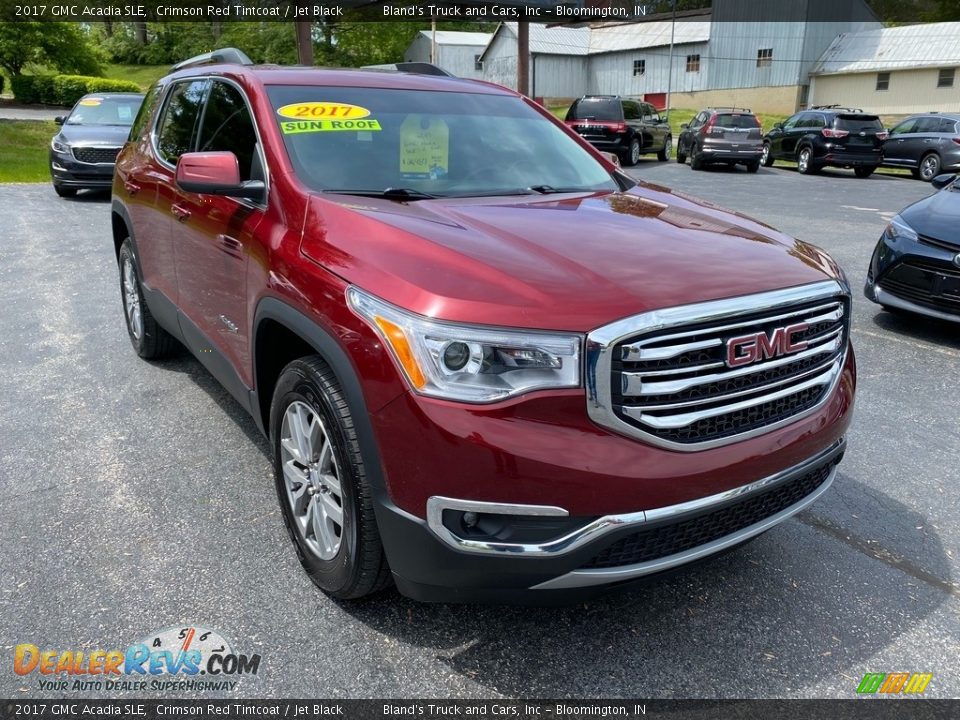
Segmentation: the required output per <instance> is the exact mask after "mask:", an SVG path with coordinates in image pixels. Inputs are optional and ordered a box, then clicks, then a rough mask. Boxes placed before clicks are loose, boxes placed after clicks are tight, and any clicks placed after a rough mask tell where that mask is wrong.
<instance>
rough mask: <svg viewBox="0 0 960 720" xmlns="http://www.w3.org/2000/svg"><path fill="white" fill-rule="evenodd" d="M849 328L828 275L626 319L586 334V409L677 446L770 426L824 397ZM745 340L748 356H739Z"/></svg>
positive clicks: (615, 425)
mask: <svg viewBox="0 0 960 720" xmlns="http://www.w3.org/2000/svg"><path fill="white" fill-rule="evenodd" d="M848 325H849V289H848V288H846V287H845V286H842V285H841V284H840V283H839V282H837V281H834V280H826V281H823V282H819V283H814V284H811V285H805V286H798V287H793V288H786V289H783V290H775V291H772V292H766V293H759V294H756V295H747V296H743V297H737V298H729V299H726V300H716V301H711V302H706V303H699V304H695V305H684V306H679V307H675V308H665V309H660V310H654V311H651V312H647V313H643V314H641V315H637V316H634V317H632V318H626V319H624V320H620V321H618V322H616V323H612V324H611V325H608V326H605V327H603V328H599V329H598V330H595V331H594V332H591V333H590V334H589V335H588V338H587V353H586V355H587V358H586V359H587V410H588V412H589V414H590V417H591V418H592V419H593V420H594V421H595V422H597V423H598V424H600V425H603V426H605V427H608V428H611V429H613V430H615V431H617V432H620V433H622V434H625V435H629V436H632V437H637V438H639V439H642V440H644V441H647V442H650V443H652V444H656V445H660V446H664V447H668V448H671V449H676V450H686V451H694V450H702V449H704V448H708V447H716V446H718V445H724V444H727V443H730V442H734V441H737V440H740V439H743V438H745V437H752V436H754V435H758V434H760V433H764V432H769V431H771V430H773V429H775V428H778V427H782V426H783V425H786V424H787V423H790V422H795V421H797V420H799V419H800V418H802V417H804V416H806V415H808V414H810V413H811V412H814V411H815V410H816V409H817V408H818V407H820V406H822V405H823V404H824V403H825V402H826V401H827V399H828V398H829V397H830V395H831V394H832V392H833V389H834V388H835V387H836V384H837V383H838V382H839V379H840V377H841V375H842V373H843V368H844V364H845V359H846V348H847V327H848ZM784 333H786V334H784ZM734 340H735V341H736V342H737V345H732V344H731V341H734ZM744 343H746V350H748V351H749V350H752V356H751V353H750V352H746V353H745V354H743V355H739V356H735V354H734V353H737V352H740V351H741V350H742V349H743V344H744ZM751 343H752V344H751ZM791 343H793V344H795V345H799V346H800V347H801V348H802V349H800V350H799V351H793V350H794V348H792V347H791V346H790V344H791ZM743 357H747V358H748V359H747V361H746V363H745V364H742V365H741V364H740V363H738V362H735V361H736V360H740V359H742V358H743Z"/></svg>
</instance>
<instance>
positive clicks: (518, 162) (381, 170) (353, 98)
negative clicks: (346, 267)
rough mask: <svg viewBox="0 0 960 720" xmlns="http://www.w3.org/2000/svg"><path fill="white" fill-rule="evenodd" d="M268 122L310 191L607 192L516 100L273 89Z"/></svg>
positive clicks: (608, 184) (560, 138) (573, 146)
mask: <svg viewBox="0 0 960 720" xmlns="http://www.w3.org/2000/svg"><path fill="white" fill-rule="evenodd" d="M268 94H269V96H270V100H271V102H272V104H273V107H274V111H275V116H274V117H275V120H276V122H277V123H278V125H279V127H280V130H281V132H282V134H283V139H284V143H285V145H286V148H287V152H288V153H289V155H290V160H291V162H292V163H293V166H294V169H295V171H296V173H297V175H298V176H299V177H300V178H301V179H302V180H303V182H304V183H305V184H306V185H308V186H309V187H310V188H311V189H314V190H321V191H323V190H326V191H328V192H334V191H355V192H367V193H375V192H382V191H384V190H386V189H388V188H389V189H393V190H396V189H398V188H405V189H408V190H411V191H416V192H420V193H427V194H429V195H434V196H437V197H469V196H484V195H496V194H499V193H502V194H511V193H516V192H519V191H526V190H529V189H531V188H539V189H540V190H539V191H544V189H546V190H547V191H579V190H583V191H600V190H610V191H612V190H616V189H618V187H617V184H616V183H615V182H614V180H613V178H612V177H611V176H610V174H609V173H608V172H607V171H606V169H605V168H604V167H603V165H601V164H600V163H599V162H598V161H597V160H596V159H594V158H593V157H592V156H591V155H590V154H589V153H588V152H587V151H586V150H584V149H583V148H582V147H580V146H579V145H578V144H577V143H576V141H574V140H573V139H572V138H570V137H569V136H568V135H567V134H566V133H565V132H564V131H563V130H561V129H560V128H558V127H557V126H555V125H554V124H553V123H551V122H550V121H549V120H547V119H546V118H544V117H543V116H541V115H540V114H539V113H538V112H536V110H534V109H533V108H531V107H529V106H528V105H527V104H526V103H525V102H524V101H523V100H521V99H520V98H517V97H511V96H503V95H488V94H480V93H476V94H474V93H459V92H457V93H454V92H436V91H419V90H418V91H414V90H396V89H381V88H344V87H310V86H307V87H300V86H273V87H270V88H268Z"/></svg>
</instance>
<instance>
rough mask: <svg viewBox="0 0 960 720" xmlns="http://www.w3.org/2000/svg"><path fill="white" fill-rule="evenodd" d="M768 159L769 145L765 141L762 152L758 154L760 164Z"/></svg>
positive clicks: (765, 162)
mask: <svg viewBox="0 0 960 720" xmlns="http://www.w3.org/2000/svg"><path fill="white" fill-rule="evenodd" d="M769 159H770V146H769V145H768V144H767V143H764V144H763V153H762V154H761V155H760V164H761V165H766V164H767V161H768V160H769Z"/></svg>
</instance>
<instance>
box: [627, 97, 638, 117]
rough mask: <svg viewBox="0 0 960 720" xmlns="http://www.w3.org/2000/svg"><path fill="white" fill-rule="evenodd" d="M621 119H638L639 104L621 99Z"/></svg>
mask: <svg viewBox="0 0 960 720" xmlns="http://www.w3.org/2000/svg"><path fill="white" fill-rule="evenodd" d="M623 119H624V120H639V119H640V106H639V105H637V104H636V103H635V102H630V101H629V100H624V101H623Z"/></svg>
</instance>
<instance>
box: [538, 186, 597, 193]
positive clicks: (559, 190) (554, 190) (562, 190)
mask: <svg viewBox="0 0 960 720" xmlns="http://www.w3.org/2000/svg"><path fill="white" fill-rule="evenodd" d="M529 189H530V190H533V191H534V192H538V193H540V194H541V195H551V194H554V193H574V192H596V191H595V190H592V189H591V188H582V187H559V188H558V187H554V186H553V185H531V186H530V188H529Z"/></svg>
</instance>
